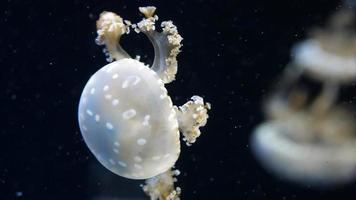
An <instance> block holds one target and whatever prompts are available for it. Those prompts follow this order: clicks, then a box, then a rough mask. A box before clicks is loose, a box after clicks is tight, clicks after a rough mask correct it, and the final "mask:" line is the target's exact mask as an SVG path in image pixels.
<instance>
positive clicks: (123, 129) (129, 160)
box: [79, 59, 180, 179]
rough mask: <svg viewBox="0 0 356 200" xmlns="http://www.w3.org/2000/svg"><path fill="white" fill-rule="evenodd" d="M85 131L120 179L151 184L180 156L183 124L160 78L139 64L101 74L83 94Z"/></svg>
mask: <svg viewBox="0 0 356 200" xmlns="http://www.w3.org/2000/svg"><path fill="white" fill-rule="evenodd" d="M79 113H80V115H81V116H80V117H81V118H80V119H81V120H80V127H81V130H82V133H83V137H84V140H85V142H86V143H87V145H88V146H89V148H90V149H91V150H92V152H93V153H94V155H95V156H96V157H97V158H98V159H99V161H100V162H101V163H102V164H103V165H104V166H105V167H106V168H108V169H110V170H111V171H113V172H114V173H116V174H119V175H121V176H124V177H127V178H140V179H146V178H150V177H152V176H155V175H157V174H160V173H163V172H165V171H167V170H168V169H169V168H171V167H172V166H173V164H174V163H175V162H176V160H177V159H178V156H179V152H180V143H179V131H178V120H177V116H176V112H175V109H174V108H173V105H172V101H171V99H170V97H169V96H168V95H167V90H166V89H165V87H164V84H163V82H162V80H161V79H160V78H159V77H158V76H157V74H156V73H155V72H154V71H153V70H151V69H149V68H148V67H147V66H145V65H144V64H143V63H141V62H139V61H137V60H134V59H122V60H118V61H115V62H113V63H110V64H108V65H106V66H105V67H103V68H101V69H100V70H99V71H97V72H96V73H95V74H94V75H93V76H92V77H91V79H90V80H89V82H88V84H87V85H86V86H85V88H84V90H83V94H82V97H81V100H80V106H79Z"/></svg>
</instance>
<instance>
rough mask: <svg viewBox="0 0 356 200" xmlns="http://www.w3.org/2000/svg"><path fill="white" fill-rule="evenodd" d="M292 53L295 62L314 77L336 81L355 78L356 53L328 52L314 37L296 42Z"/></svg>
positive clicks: (346, 80) (348, 80) (347, 80)
mask: <svg viewBox="0 0 356 200" xmlns="http://www.w3.org/2000/svg"><path fill="white" fill-rule="evenodd" d="M355 39H356V38H355ZM331 40H333V38H331ZM324 42H326V41H324ZM292 54H293V55H294V62H295V64H296V65H297V66H299V67H301V68H302V69H304V70H305V71H306V72H307V73H308V74H309V75H310V76H312V77H313V78H315V79H318V80H321V81H325V80H331V81H334V82H338V83H343V82H350V81H354V80H355V79H356V56H355V55H356V54H353V55H346V54H344V55H342V54H340V52H330V51H328V50H327V49H325V48H323V44H321V42H320V41H318V40H314V39H309V40H306V41H303V42H300V43H299V44H297V45H296V46H295V47H294V49H293V53H292Z"/></svg>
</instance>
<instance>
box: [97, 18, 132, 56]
mask: <svg viewBox="0 0 356 200" xmlns="http://www.w3.org/2000/svg"><path fill="white" fill-rule="evenodd" d="M125 23H126V24H125ZM125 23H124V21H123V19H122V18H121V17H120V16H119V15H117V14H115V13H112V12H106V11H104V12H102V13H101V14H100V18H99V20H98V21H96V28H97V34H98V37H97V38H96V40H95V41H96V43H97V44H98V45H105V48H104V53H105V55H107V56H108V58H107V61H108V62H112V61H113V60H114V59H115V60H120V59H123V58H130V56H129V55H128V54H127V53H126V51H125V50H124V49H122V47H121V46H120V43H119V42H120V38H121V36H122V35H123V34H125V33H127V34H128V33H129V25H130V24H131V23H130V22H129V21H125Z"/></svg>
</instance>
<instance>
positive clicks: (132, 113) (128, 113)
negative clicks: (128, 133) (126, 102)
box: [122, 109, 136, 119]
mask: <svg viewBox="0 0 356 200" xmlns="http://www.w3.org/2000/svg"><path fill="white" fill-rule="evenodd" d="M135 115H136V110H134V109H130V110H127V111H125V112H124V113H122V117H123V118H124V119H131V118H133V117H134V116H135Z"/></svg>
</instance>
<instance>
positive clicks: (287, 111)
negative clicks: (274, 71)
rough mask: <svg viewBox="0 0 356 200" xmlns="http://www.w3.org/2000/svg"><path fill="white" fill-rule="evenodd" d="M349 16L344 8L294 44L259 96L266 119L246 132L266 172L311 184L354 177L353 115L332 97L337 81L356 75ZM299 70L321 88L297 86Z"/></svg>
mask: <svg viewBox="0 0 356 200" xmlns="http://www.w3.org/2000/svg"><path fill="white" fill-rule="evenodd" d="M354 22H355V17H354V13H353V11H352V10H349V9H343V10H342V11H340V12H338V13H336V14H335V15H334V16H333V17H332V18H331V20H330V22H329V23H328V24H327V27H325V28H318V29H315V30H314V31H312V33H311V37H310V39H306V40H305V41H302V42H300V43H298V44H297V45H295V47H294V48H293V50H292V55H293V61H292V62H291V64H289V65H288V66H287V67H286V70H285V72H284V74H283V75H282V78H281V80H280V81H279V85H278V86H277V87H276V88H275V90H274V91H273V92H272V94H271V95H269V97H268V98H267V99H266V101H265V102H264V109H265V113H266V117H267V120H266V121H265V122H263V123H262V124H260V125H258V126H257V127H256V129H255V130H254V132H253V134H252V138H251V144H252V150H253V153H254V155H255V157H256V159H257V160H258V161H259V162H260V163H261V164H262V165H263V166H264V167H265V168H266V169H267V170H268V171H270V172H271V173H273V174H275V175H277V176H279V177H281V178H284V179H287V180H290V181H292V182H295V183H299V184H302V185H308V186H315V187H332V186H337V185H343V184H346V183H349V182H351V181H353V180H354V179H355V178H356V125H355V120H356V118H355V115H354V110H353V109H352V108H351V107H350V106H345V105H343V104H342V103H338V102H337V97H338V91H339V88H340V86H342V85H345V84H349V83H352V82H353V81H355V80H356V56H355V55H356V45H355V44H356V32H355V30H356V29H355V28H356V26H355V23H354ZM304 76H305V77H308V78H311V79H312V80H314V81H317V82H320V83H321V85H322V88H321V91H320V94H318V95H313V94H310V93H308V91H307V90H305V89H303V88H302V87H300V86H298V83H299V82H300V81H301V79H302V77H304ZM314 96H316V97H314Z"/></svg>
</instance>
